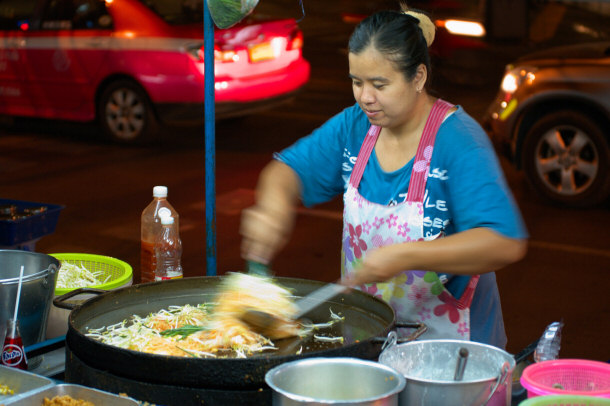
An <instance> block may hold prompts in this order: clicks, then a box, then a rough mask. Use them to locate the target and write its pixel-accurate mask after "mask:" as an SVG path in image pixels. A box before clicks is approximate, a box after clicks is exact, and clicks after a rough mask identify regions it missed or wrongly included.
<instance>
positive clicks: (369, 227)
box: [342, 99, 479, 340]
mask: <svg viewBox="0 0 610 406" xmlns="http://www.w3.org/2000/svg"><path fill="white" fill-rule="evenodd" d="M452 107H453V105H451V104H449V103H447V102H445V101H443V100H440V99H438V100H437V101H436V103H435V104H434V106H433V107H432V111H431V112H430V116H429V117H428V119H427V121H426V125H425V127H424V131H423V134H422V138H421V140H420V142H419V145H418V148H417V153H416V154H415V161H414V165H413V171H412V172H411V181H410V184H409V190H408V192H407V198H406V200H405V201H404V202H402V203H399V204H397V205H394V206H385V205H381V204H377V203H372V202H369V201H368V200H366V199H365V198H364V197H362V196H361V195H360V194H359V193H358V185H359V184H360V180H361V178H362V174H363V173H364V168H365V166H366V163H367V161H368V159H369V157H370V155H371V152H372V151H373V149H374V147H375V143H376V142H377V138H378V136H379V132H380V131H381V127H378V126H374V125H373V126H371V127H370V128H369V131H368V133H367V135H366V137H365V139H364V142H363V143H362V147H361V149H360V152H359V154H358V158H357V160H356V164H355V166H354V169H353V171H352V174H351V177H350V181H349V184H348V187H347V191H346V192H345V193H344V195H343V201H344V213H343V239H342V241H343V244H342V246H343V249H342V274H343V275H349V274H351V273H353V272H355V269H357V268H358V266H359V264H360V263H362V261H363V260H364V258H365V257H366V254H367V251H368V250H373V249H376V248H378V247H382V246H385V245H390V244H398V243H404V242H409V241H421V240H425V239H426V238H424V229H423V222H424V204H423V202H424V193H425V190H426V181H427V177H428V172H429V168H430V159H431V158H432V150H433V147H434V141H435V138H436V132H437V130H438V128H439V127H440V125H441V123H442V121H443V119H444V117H445V115H446V113H447V112H448V111H449V109H451V108H452ZM437 237H438V236H435V237H432V239H434V238H437ZM478 280H479V275H476V276H473V277H472V278H470V281H469V283H468V285H467V287H466V289H465V290H464V293H463V294H462V297H461V298H459V299H456V298H454V297H453V296H452V295H451V293H449V291H448V290H447V289H445V287H444V285H443V282H442V281H441V279H440V278H439V276H438V274H437V273H436V272H427V271H417V270H412V271H403V272H401V273H400V274H399V275H397V276H395V277H394V278H392V279H390V280H388V281H387V282H384V283H372V284H366V285H363V286H360V287H359V288H360V289H362V290H363V291H365V292H367V293H370V294H372V295H374V296H376V297H378V298H381V299H383V300H385V301H386V302H387V303H389V304H390V305H391V306H392V308H393V309H394V311H395V313H396V320H397V321H398V322H410V323H413V322H418V323H419V322H420V323H424V324H425V325H426V326H427V327H428V329H427V331H426V333H425V334H424V335H423V336H422V338H426V339H432V338H452V339H462V340H469V339H470V303H471V302H472V297H473V294H474V291H475V288H476V285H477V283H478ZM399 333H400V334H402V333H404V332H399Z"/></svg>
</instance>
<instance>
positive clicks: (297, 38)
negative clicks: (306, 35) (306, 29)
mask: <svg viewBox="0 0 610 406" xmlns="http://www.w3.org/2000/svg"><path fill="white" fill-rule="evenodd" d="M301 48H303V33H302V32H301V31H300V30H298V29H294V30H293V31H292V33H290V37H289V38H288V46H287V47H286V49H288V50H289V51H290V50H293V49H301Z"/></svg>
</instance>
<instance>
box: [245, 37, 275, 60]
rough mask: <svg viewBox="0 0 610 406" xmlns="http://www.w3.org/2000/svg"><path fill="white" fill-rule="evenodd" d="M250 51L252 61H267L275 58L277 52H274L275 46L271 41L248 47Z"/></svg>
mask: <svg viewBox="0 0 610 406" xmlns="http://www.w3.org/2000/svg"><path fill="white" fill-rule="evenodd" d="M248 52H249V54H250V60H251V61H252V62H260V61H266V60H268V59H273V58H275V52H273V47H272V46H271V44H270V43H269V42H263V43H262V44H258V45H254V46H252V47H250V49H248Z"/></svg>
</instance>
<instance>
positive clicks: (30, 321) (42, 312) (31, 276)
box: [0, 250, 59, 347]
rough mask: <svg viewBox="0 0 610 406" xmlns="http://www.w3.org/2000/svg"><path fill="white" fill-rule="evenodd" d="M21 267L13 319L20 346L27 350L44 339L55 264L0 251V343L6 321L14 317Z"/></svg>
mask: <svg viewBox="0 0 610 406" xmlns="http://www.w3.org/2000/svg"><path fill="white" fill-rule="evenodd" d="M22 265H23V266H24V270H23V281H22V286H21V299H20V301H19V314H18V315H17V319H18V320H19V331H20V332H21V338H22V340H23V345H24V346H26V347H27V346H29V345H32V344H36V343H37V342H40V341H42V340H43V339H44V338H45V331H46V326H47V318H48V316H49V310H50V308H51V303H52V300H53V293H54V291H55V281H56V280H57V271H58V269H59V261H58V260H57V259H56V258H53V257H52V256H50V255H46V254H41V253H37V252H29V251H21V250H0V343H2V342H4V336H5V334H6V323H7V320H8V319H10V318H12V317H13V316H14V312H15V299H16V297H17V288H18V286H19V274H20V272H21V266H22Z"/></svg>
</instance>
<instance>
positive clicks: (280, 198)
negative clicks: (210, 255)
mask: <svg viewBox="0 0 610 406" xmlns="http://www.w3.org/2000/svg"><path fill="white" fill-rule="evenodd" d="M300 191H301V183H300V180H299V178H298V176H297V174H296V173H295V172H294V171H293V170H292V169H291V168H290V167H289V166H288V165H286V164H284V163H282V162H279V161H275V160H274V161H272V162H271V163H269V164H268V165H267V166H266V167H265V169H263V171H262V172H261V175H260V178H259V181H258V185H257V188H256V204H255V205H254V206H252V207H249V208H247V209H245V210H244V211H243V212H242V218H241V227H240V234H241V235H242V238H243V239H242V245H241V255H242V257H243V258H244V259H246V260H251V261H255V262H260V263H263V264H269V263H270V262H271V260H272V259H273V257H275V255H276V254H277V253H278V252H279V251H280V250H281V249H282V248H284V246H285V245H286V243H287V242H288V239H289V237H290V234H291V233H292V227H293V225H294V218H295V206H296V202H297V201H298V198H299V196H300Z"/></svg>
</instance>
